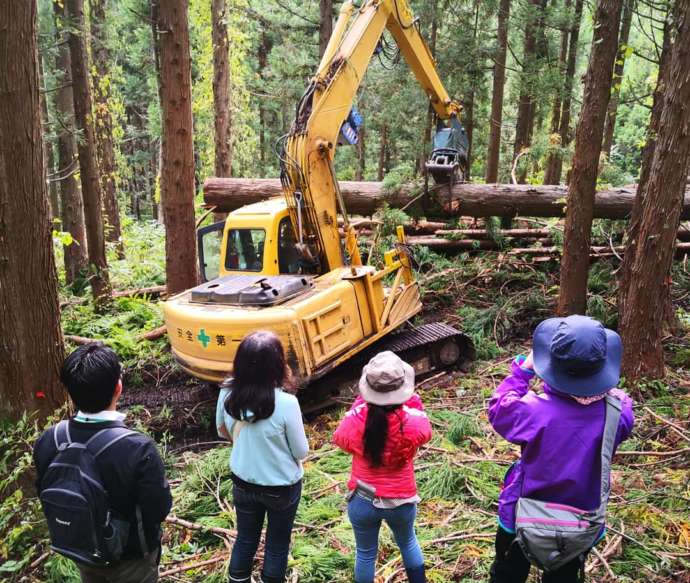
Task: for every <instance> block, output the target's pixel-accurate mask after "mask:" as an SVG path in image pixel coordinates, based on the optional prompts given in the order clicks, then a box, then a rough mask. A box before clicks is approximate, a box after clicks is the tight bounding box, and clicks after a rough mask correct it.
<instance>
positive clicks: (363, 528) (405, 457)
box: [333, 351, 431, 583]
mask: <svg viewBox="0 0 690 583" xmlns="http://www.w3.org/2000/svg"><path fill="white" fill-rule="evenodd" d="M359 392H360V396H358V397H357V399H356V400H355V402H354V403H353V405H352V408H351V409H350V410H349V411H348V412H347V414H346V415H345V417H344V419H343V420H342V421H341V422H340V425H339V427H338V429H337V430H336V432H335V435H334V436H333V441H334V442H335V444H336V445H337V446H338V447H340V448H341V449H343V450H344V451H346V452H348V453H350V454H352V473H351V475H350V480H349V482H348V484H347V487H348V489H349V490H350V494H349V495H348V506H347V513H348V516H349V518H350V523H351V524H352V529H353V530H354V533H355V542H356V545H357V555H356V560H355V583H373V581H374V573H375V568H376V554H377V552H378V539H379V530H380V528H381V522H382V521H383V520H385V521H386V523H387V524H388V526H389V527H390V529H391V531H392V532H393V536H394V537H395V542H396V543H397V544H398V547H399V548H400V552H401V554H402V558H403V563H404V564H405V570H406V571H407V577H408V579H409V581H410V582H411V583H424V582H425V581H426V576H425V574H424V557H423V556H422V550H421V549H420V547H419V543H418V542H417V536H416V535H415V531H414V520H415V516H416V514H417V503H418V502H419V500H420V499H419V496H417V485H416V483H415V479H414V466H413V463H412V460H413V458H414V456H415V453H416V452H417V449H418V448H419V446H421V445H422V444H424V443H426V442H427V441H429V440H430V439H431V424H430V423H429V419H428V418H427V416H426V413H424V407H423V406H422V401H421V399H420V398H419V396H418V395H416V394H415V392H414V369H413V368H412V367H411V366H410V365H409V364H407V363H406V362H404V361H402V360H401V359H400V358H399V357H398V356H396V355H395V354H393V353H392V352H389V351H386V352H381V353H379V354H377V355H376V356H375V357H374V358H372V359H371V360H370V361H369V364H367V365H366V366H365V367H364V370H363V371H362V377H361V379H360V381H359Z"/></svg>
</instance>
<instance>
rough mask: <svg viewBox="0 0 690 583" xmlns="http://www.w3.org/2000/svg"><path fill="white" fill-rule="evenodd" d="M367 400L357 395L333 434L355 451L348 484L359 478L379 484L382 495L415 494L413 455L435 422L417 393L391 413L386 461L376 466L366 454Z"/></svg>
mask: <svg viewBox="0 0 690 583" xmlns="http://www.w3.org/2000/svg"><path fill="white" fill-rule="evenodd" d="M367 411H368V406H367V403H366V402H365V401H364V400H363V399H362V397H361V396H360V397H357V399H356V400H355V402H354V403H353V404H352V407H351V408H350V410H349V411H348V412H347V413H346V414H345V417H344V418H343V420H342V421H341V422H340V425H339V426H338V429H336V431H335V434H334V435H333V442H334V443H335V444H336V445H337V446H338V447H340V448H341V449H342V450H344V451H346V452H347V453H350V454H352V472H351V474H350V480H349V481H348V483H347V487H348V488H349V489H350V490H354V489H355V487H356V486H357V480H361V481H362V482H364V483H366V484H368V485H370V486H373V487H374V488H376V496H379V497H381V498H411V497H412V496H415V495H416V494H417V484H416V482H415V479H414V465H413V459H414V456H415V454H416V453H417V449H418V448H419V447H420V446H421V445H422V444H424V443H426V442H427V441H429V440H430V439H431V423H429V419H428V418H427V416H426V413H425V412H424V406H423V405H422V400H421V399H420V398H419V395H417V394H414V395H412V397H410V399H409V400H408V401H407V402H406V403H405V404H403V406H402V407H400V409H396V410H395V411H391V412H390V413H389V414H388V439H387V441H386V447H385V448H384V450H383V456H382V459H383V464H382V465H380V466H377V467H375V466H372V465H371V464H370V463H369V460H368V459H367V458H366V457H365V456H364V428H365V427H366V422H367Z"/></svg>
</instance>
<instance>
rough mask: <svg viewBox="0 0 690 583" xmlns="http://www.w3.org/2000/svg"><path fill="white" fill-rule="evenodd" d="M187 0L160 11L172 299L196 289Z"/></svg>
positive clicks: (164, 194)
mask: <svg viewBox="0 0 690 583" xmlns="http://www.w3.org/2000/svg"><path fill="white" fill-rule="evenodd" d="M187 7H188V2H187V0H165V2H161V3H160V5H159V6H158V11H159V13H158V31H159V34H158V42H159V48H158V51H159V54H160V92H161V114H162V117H163V124H162V146H161V185H160V188H161V204H162V207H163V216H164V223H165V232H166V236H165V272H166V278H167V280H166V283H167V287H168V293H169V294H175V293H178V292H180V291H182V290H185V289H188V288H190V287H194V286H195V285H196V284H197V281H198V276H197V255H196V232H195V231H196V229H195V222H194V146H193V134H192V87H191V84H192V75H191V60H190V55H189V27H188V23H187Z"/></svg>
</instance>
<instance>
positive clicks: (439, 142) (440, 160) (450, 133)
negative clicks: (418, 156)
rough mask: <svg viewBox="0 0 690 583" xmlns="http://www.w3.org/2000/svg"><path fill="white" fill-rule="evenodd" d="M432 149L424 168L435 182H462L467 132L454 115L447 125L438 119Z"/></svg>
mask: <svg viewBox="0 0 690 583" xmlns="http://www.w3.org/2000/svg"><path fill="white" fill-rule="evenodd" d="M433 146H434V149H433V150H432V152H431V157H430V158H429V160H428V161H427V163H426V169H427V171H428V172H429V174H431V176H432V177H433V179H434V182H436V184H449V183H450V184H452V183H455V182H464V181H465V180H466V178H467V150H468V148H469V140H468V139H467V132H466V131H465V128H464V127H463V126H462V124H461V123H460V122H459V121H458V118H457V117H456V116H454V115H453V116H451V118H450V123H449V126H446V124H445V123H444V122H443V120H438V123H437V126H436V134H435V135H434V144H433Z"/></svg>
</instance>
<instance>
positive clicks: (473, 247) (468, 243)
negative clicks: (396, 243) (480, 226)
mask: <svg viewBox="0 0 690 583" xmlns="http://www.w3.org/2000/svg"><path fill="white" fill-rule="evenodd" d="M407 244H408V245H412V246H413V247H421V246H424V247H429V249H433V250H434V251H448V252H454V251H480V250H492V249H498V245H497V244H496V243H495V242H494V241H491V240H490V239H481V240H480V239H444V238H442V237H408V238H407Z"/></svg>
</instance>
